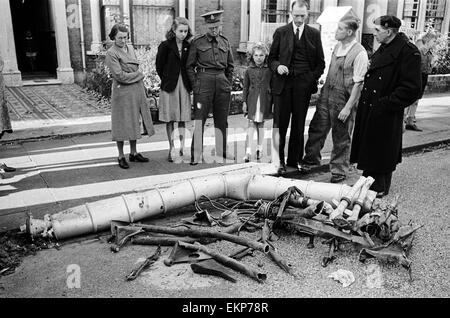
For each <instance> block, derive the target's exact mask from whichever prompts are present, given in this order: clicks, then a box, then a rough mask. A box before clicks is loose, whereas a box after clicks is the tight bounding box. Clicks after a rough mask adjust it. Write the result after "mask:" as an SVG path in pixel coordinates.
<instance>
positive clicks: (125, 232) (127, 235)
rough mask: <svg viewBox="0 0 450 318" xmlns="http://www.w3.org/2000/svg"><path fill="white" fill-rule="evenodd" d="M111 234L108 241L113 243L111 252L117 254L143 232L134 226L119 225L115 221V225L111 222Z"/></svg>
mask: <svg viewBox="0 0 450 318" xmlns="http://www.w3.org/2000/svg"><path fill="white" fill-rule="evenodd" d="M111 232H112V236H111V238H110V241H114V243H113V245H112V246H111V251H113V252H114V253H117V252H119V251H120V249H121V248H122V247H123V246H124V245H125V244H126V243H127V242H129V241H130V239H131V238H132V237H133V236H136V235H138V234H140V233H143V232H144V230H143V229H141V228H137V227H134V226H128V225H119V223H118V222H117V221H115V223H113V222H111Z"/></svg>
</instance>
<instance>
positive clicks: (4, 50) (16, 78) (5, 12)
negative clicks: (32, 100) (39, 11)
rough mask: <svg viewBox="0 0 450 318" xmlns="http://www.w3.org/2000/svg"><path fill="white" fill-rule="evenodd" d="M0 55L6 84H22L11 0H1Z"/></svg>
mask: <svg viewBox="0 0 450 318" xmlns="http://www.w3.org/2000/svg"><path fill="white" fill-rule="evenodd" d="M0 43H1V45H0V56H1V57H2V59H3V62H4V63H5V65H4V67H3V72H2V73H3V77H4V79H5V85H6V86H21V85H22V76H21V74H20V71H19V68H18V66H17V55H16V45H15V43H14V33H13V26H12V18H11V8H10V7H9V1H5V0H0Z"/></svg>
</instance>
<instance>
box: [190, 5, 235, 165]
mask: <svg viewBox="0 0 450 318" xmlns="http://www.w3.org/2000/svg"><path fill="white" fill-rule="evenodd" d="M222 13H223V10H218V11H212V12H208V13H206V14H203V15H202V17H203V18H204V19H205V23H206V27H207V31H206V34H203V35H201V36H199V37H196V38H195V39H194V40H193V41H192V43H191V47H190V50H189V55H188V58H187V63H186V68H187V73H188V77H189V80H190V82H191V85H192V88H193V91H194V119H195V121H194V133H193V137H192V145H191V165H196V164H198V163H199V162H202V154H203V131H204V126H205V122H206V119H207V117H208V113H209V110H210V109H212V113H213V117H214V127H215V139H216V155H217V156H220V157H222V158H225V159H232V160H234V157H233V156H232V155H231V154H229V153H227V128H228V121H227V120H228V112H229V108H230V100H231V83H232V76H233V69H234V65H233V55H232V53H231V47H230V43H229V41H228V39H227V38H226V37H224V36H223V35H221V34H220V29H221V26H222V20H221V18H222Z"/></svg>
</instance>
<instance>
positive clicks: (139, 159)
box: [130, 153, 149, 162]
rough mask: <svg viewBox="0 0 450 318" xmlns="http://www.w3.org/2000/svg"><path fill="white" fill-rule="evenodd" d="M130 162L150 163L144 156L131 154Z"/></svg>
mask: <svg viewBox="0 0 450 318" xmlns="http://www.w3.org/2000/svg"><path fill="white" fill-rule="evenodd" d="M130 161H131V162H136V161H137V162H148V161H149V159H148V158H145V157H144V156H143V155H141V154H140V153H137V154H135V155H132V154H130Z"/></svg>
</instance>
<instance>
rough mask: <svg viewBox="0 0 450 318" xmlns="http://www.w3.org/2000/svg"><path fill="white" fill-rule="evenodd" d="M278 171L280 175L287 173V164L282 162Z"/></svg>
mask: <svg viewBox="0 0 450 318" xmlns="http://www.w3.org/2000/svg"><path fill="white" fill-rule="evenodd" d="M277 173H278V175H279V176H281V175H283V174H285V173H286V165H285V164H284V163H281V164H280V166H279V167H278V170H277Z"/></svg>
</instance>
